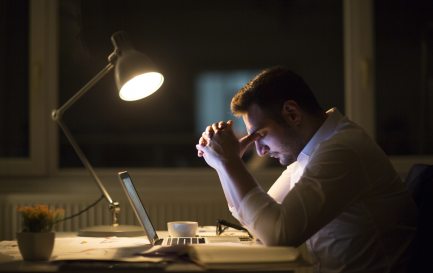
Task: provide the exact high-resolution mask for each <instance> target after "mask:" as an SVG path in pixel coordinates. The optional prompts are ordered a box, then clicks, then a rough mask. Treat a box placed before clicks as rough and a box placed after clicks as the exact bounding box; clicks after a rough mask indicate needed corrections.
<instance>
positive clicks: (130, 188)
mask: <svg viewBox="0 0 433 273" xmlns="http://www.w3.org/2000/svg"><path fill="white" fill-rule="evenodd" d="M119 178H120V182H121V184H122V187H123V189H124V190H125V193H126V195H127V196H128V199H129V202H130V203H131V206H132V208H133V209H134V212H135V215H136V216H137V218H138V220H139V221H140V223H141V225H142V226H143V228H144V230H145V231H146V233H147V237H148V239H149V241H150V243H151V244H152V245H153V244H154V242H155V240H157V239H158V235H157V234H156V230H155V228H154V227H153V225H152V222H151V221H150V218H149V215H148V214H147V212H146V209H145V208H144V206H143V203H142V202H141V199H140V196H138V193H137V190H136V189H135V187H134V184H133V183H132V179H131V177H130V176H129V174H128V172H126V171H125V172H119Z"/></svg>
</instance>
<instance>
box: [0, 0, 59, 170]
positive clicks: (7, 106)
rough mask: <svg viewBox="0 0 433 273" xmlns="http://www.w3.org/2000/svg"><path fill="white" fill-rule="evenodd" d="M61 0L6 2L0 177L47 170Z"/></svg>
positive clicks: (0, 8) (1, 3) (1, 1)
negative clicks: (59, 1)
mask: <svg viewBox="0 0 433 273" xmlns="http://www.w3.org/2000/svg"><path fill="white" fill-rule="evenodd" d="M56 10H57V8H56V3H55V1H49V0H41V1H28V0H16V1H15V0H0V13H1V17H0V22H1V24H0V30H1V33H2V35H3V37H4V38H5V39H4V41H3V42H2V43H1V44H0V48H1V49H2V57H1V58H2V60H3V61H2V62H1V63H0V70H1V71H0V72H1V73H0V86H1V87H0V96H1V99H0V131H1V132H2V133H1V137H0V175H21V176H23V175H41V174H47V173H48V169H49V168H51V166H50V164H53V165H54V164H55V163H54V162H52V161H51V160H49V159H48V154H49V151H48V149H47V148H48V145H49V144H50V143H53V142H54V141H53V138H52V135H53V134H52V133H51V134H50V133H49V132H50V130H51V131H52V128H53V127H52V126H51V125H50V123H49V122H48V121H49V113H50V112H49V109H50V108H51V107H52V106H53V105H54V104H53V101H54V100H55V97H56V96H55V93H56V84H57V76H56V57H57V55H56V54H53V52H57V48H56V46H57V44H56V27H57V24H56V23H55V22H56V15H57V13H56Z"/></svg>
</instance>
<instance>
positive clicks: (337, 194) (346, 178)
mask: <svg viewBox="0 0 433 273" xmlns="http://www.w3.org/2000/svg"><path fill="white" fill-rule="evenodd" d="M361 170H362V167H361V164H360V162H359V158H358V157H357V156H356V154H355V153H354V152H353V151H352V150H350V149H347V148H345V147H343V146H340V145H323V146H322V147H321V148H320V149H318V150H317V152H316V153H314V154H313V155H312V157H311V161H310V162H309V163H308V165H307V166H306V168H305V170H304V173H303V175H302V176H301V178H300V180H299V182H298V183H297V184H296V185H295V186H294V187H293V189H292V190H291V191H290V192H289V193H288V194H287V195H286V196H285V198H284V200H283V201H282V202H281V204H279V203H278V202H277V201H276V200H274V199H273V198H272V197H271V196H270V195H269V194H267V193H265V192H264V191H263V190H261V189H259V188H255V189H253V190H251V191H250V192H249V193H248V194H247V195H246V196H245V197H244V198H243V199H242V201H241V203H240V206H239V209H238V217H239V218H240V219H242V222H243V223H244V225H245V226H247V227H248V228H249V230H250V232H252V233H253V234H254V235H255V236H256V237H258V238H259V239H260V240H262V241H263V242H264V243H265V244H267V245H294V246H297V245H300V244H302V243H303V242H304V241H305V240H306V239H308V238H309V237H310V236H311V235H313V234H314V233H315V232H316V231H317V230H319V229H320V228H321V227H323V226H325V225H326V224H327V223H329V222H330V221H331V220H332V219H333V218H335V217H336V216H337V215H338V214H339V213H340V212H341V211H342V210H343V209H344V208H345V207H346V206H348V204H350V202H352V201H353V200H355V199H356V198H357V197H358V196H359V195H360V194H361V193H362V188H363V187H364V185H363V183H362V182H363V181H365V180H366V179H365V177H364V174H363V173H362V171H361Z"/></svg>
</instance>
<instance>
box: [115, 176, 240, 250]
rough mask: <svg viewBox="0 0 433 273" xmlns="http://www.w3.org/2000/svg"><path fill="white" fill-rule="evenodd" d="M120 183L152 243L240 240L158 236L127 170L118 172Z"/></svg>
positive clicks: (175, 243) (233, 239) (238, 239)
mask: <svg viewBox="0 0 433 273" xmlns="http://www.w3.org/2000/svg"><path fill="white" fill-rule="evenodd" d="M118 176H119V180H120V184H121V185H122V188H123V190H124V191H125V193H126V196H127V197H128V200H129V202H130V203H131V206H132V208H133V210H134V212H135V215H136V216H137V218H138V221H139V222H140V224H141V226H142V227H143V228H144V231H145V233H146V235H147V238H148V239H149V242H150V243H151V244H152V245H163V246H167V245H184V244H209V243H214V242H218V243H221V242H241V240H240V238H239V237H228V236H225V237H216V236H215V237H167V238H159V237H158V234H157V233H156V230H155V228H154V226H153V224H152V222H151V221H150V218H149V214H148V213H147V211H146V209H145V208H144V206H143V203H142V202H141V199H140V196H139V195H138V192H137V190H136V188H135V186H134V183H133V182H132V179H131V177H130V175H129V174H128V172H127V171H123V172H119V173H118Z"/></svg>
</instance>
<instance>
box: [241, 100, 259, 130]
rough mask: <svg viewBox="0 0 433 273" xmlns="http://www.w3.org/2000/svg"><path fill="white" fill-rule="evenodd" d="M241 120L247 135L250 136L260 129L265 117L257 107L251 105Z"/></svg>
mask: <svg viewBox="0 0 433 273" xmlns="http://www.w3.org/2000/svg"><path fill="white" fill-rule="evenodd" d="M242 119H243V120H244V123H245V127H246V129H247V132H248V134H251V133H254V132H256V131H257V130H259V129H260V127H261V126H262V125H261V124H262V123H263V122H264V120H265V115H264V113H263V111H262V109H261V108H260V107H259V106H258V105H256V104H253V105H251V106H250V108H249V109H248V111H247V112H246V113H245V114H243V115H242Z"/></svg>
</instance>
